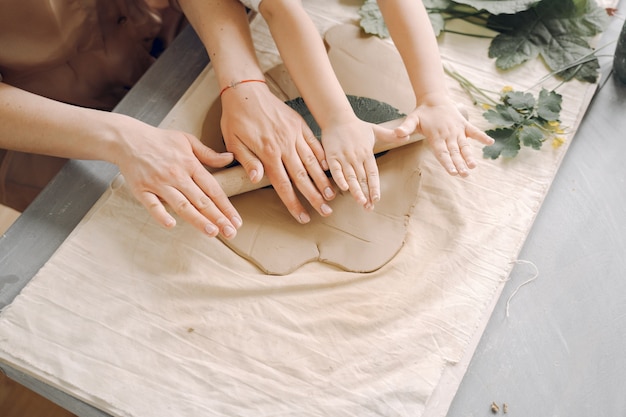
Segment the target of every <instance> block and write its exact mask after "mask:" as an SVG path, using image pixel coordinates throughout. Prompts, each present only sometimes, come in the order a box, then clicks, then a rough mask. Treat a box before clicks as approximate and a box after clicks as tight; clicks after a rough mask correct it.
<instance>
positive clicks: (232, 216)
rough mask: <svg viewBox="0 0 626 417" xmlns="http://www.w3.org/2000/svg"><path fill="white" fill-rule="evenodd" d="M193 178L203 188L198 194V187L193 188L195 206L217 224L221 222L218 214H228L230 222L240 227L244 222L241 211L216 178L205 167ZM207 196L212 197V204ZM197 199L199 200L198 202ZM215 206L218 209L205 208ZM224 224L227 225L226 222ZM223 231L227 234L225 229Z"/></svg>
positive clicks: (236, 227)
mask: <svg viewBox="0 0 626 417" xmlns="http://www.w3.org/2000/svg"><path fill="white" fill-rule="evenodd" d="M193 180H194V182H195V184H197V186H198V187H199V189H200V190H201V193H200V194H197V189H196V188H193V189H192V190H191V192H192V193H195V194H196V197H195V198H194V199H193V200H192V201H194V206H195V207H196V208H197V209H198V210H199V211H200V213H202V214H203V215H204V216H205V217H207V218H208V219H209V220H211V221H212V222H214V223H215V224H217V225H219V224H220V222H219V221H217V220H218V218H217V217H216V216H218V217H221V215H223V216H226V218H227V219H228V220H229V222H230V224H231V225H232V226H233V227H235V229H239V228H240V227H241V226H242V224H243V222H242V220H241V216H240V215H239V212H237V209H236V208H235V206H233V204H232V203H231V202H230V200H229V199H228V196H226V194H225V193H224V190H222V187H221V186H220V184H219V183H218V182H217V181H216V179H215V178H214V177H213V176H212V175H211V174H210V173H209V172H208V171H207V170H205V169H204V168H203V169H201V170H199V171H198V172H197V173H196V174H195V175H194V177H193ZM207 197H208V198H209V199H210V202H211V204H208V202H207V201H206V198H207ZM195 201H197V203H196V202H195ZM213 206H214V207H215V208H216V210H217V211H207V210H205V207H209V208H212V207H213ZM222 223H223V222H222ZM223 224H224V225H225V226H227V224H226V223H223ZM222 232H223V234H224V235H225V236H226V233H225V231H222ZM226 237H230V236H226Z"/></svg>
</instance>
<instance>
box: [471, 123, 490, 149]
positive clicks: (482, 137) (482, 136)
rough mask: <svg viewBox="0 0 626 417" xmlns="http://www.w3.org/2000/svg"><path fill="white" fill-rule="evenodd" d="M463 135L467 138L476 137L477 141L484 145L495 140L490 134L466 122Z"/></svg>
mask: <svg viewBox="0 0 626 417" xmlns="http://www.w3.org/2000/svg"><path fill="white" fill-rule="evenodd" d="M465 135H466V136H467V137H468V138H472V139H476V140H477V141H479V142H480V143H483V144H485V145H493V144H494V142H495V140H494V139H493V138H492V137H491V136H489V135H488V134H486V133H485V132H483V131H482V130H480V129H479V128H477V127H476V126H474V125H472V124H468V125H467V127H466V128H465Z"/></svg>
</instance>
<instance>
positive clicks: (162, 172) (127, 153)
mask: <svg viewBox="0 0 626 417" xmlns="http://www.w3.org/2000/svg"><path fill="white" fill-rule="evenodd" d="M124 120H125V121H124V122H123V123H121V124H120V126H119V127H120V131H119V137H120V138H122V139H121V140H120V141H119V142H118V143H119V144H120V145H121V148H117V149H116V157H114V158H112V162H114V163H116V164H117V165H118V166H119V168H120V171H121V173H122V175H123V176H124V178H125V179H126V182H127V183H128V185H129V187H130V190H131V191H132V193H133V195H134V196H135V198H137V200H139V202H141V204H143V205H144V206H145V207H146V209H148V211H149V212H150V214H151V215H152V217H153V218H154V219H155V220H156V221H157V222H159V223H160V224H162V225H163V226H165V227H168V228H170V227H174V226H175V225H176V220H175V219H174V217H172V215H170V213H168V211H167V210H166V208H165V206H164V204H163V202H165V203H167V204H168V205H169V206H170V207H171V208H172V209H173V210H174V211H175V212H176V213H177V214H178V215H179V216H180V217H181V218H183V219H184V220H186V221H187V222H189V223H190V224H192V225H193V226H194V227H196V228H197V229H198V230H200V231H202V232H203V233H206V234H207V235H209V236H211V237H214V236H217V234H218V233H221V234H222V236H224V237H225V238H232V237H234V236H235V235H236V233H237V232H236V230H237V229H238V228H239V227H241V224H242V221H241V217H240V215H239V214H238V213H237V210H236V209H235V208H234V207H233V205H232V204H231V203H230V201H229V200H228V197H227V196H226V194H225V193H224V191H223V190H222V189H221V187H220V185H219V184H218V182H217V181H216V180H215V178H214V177H213V176H212V175H211V174H210V173H209V172H208V171H207V169H206V168H205V166H203V164H206V165H207V166H210V167H215V168H219V167H224V166H225V165H227V164H229V163H230V162H232V161H233V155H232V154H231V153H222V154H219V153H217V152H215V151H213V150H212V149H210V148H208V147H206V146H204V145H203V144H202V143H201V142H200V140H198V138H196V137H195V136H193V135H191V134H188V133H184V132H180V131H173V130H165V129H159V128H154V127H151V126H148V125H146V124H144V123H141V122H139V121H136V120H134V119H130V118H126V119H124Z"/></svg>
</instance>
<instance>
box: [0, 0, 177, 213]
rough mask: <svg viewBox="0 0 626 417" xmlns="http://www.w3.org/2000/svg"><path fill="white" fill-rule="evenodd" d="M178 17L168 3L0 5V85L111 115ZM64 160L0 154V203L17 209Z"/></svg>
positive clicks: (110, 0)
mask: <svg viewBox="0 0 626 417" xmlns="http://www.w3.org/2000/svg"><path fill="white" fill-rule="evenodd" d="M181 16H182V14H181V13H180V11H179V10H178V9H177V8H176V7H175V6H173V5H170V4H169V2H168V0H47V1H42V0H1V1H0V77H1V81H2V82H4V83H7V84H10V85H12V86H14V87H18V88H21V89H24V90H27V91H30V92H32V93H36V94H39V95H42V96H45V97H48V98H51V99H54V100H59V101H63V102H66V103H70V104H75V105H80V106H85V107H91V108H97V109H102V110H111V109H112V108H113V107H114V106H115V105H116V104H117V103H118V102H119V100H120V99H121V98H122V97H123V96H124V94H125V93H126V92H127V91H128V90H129V89H130V88H131V87H132V86H133V85H134V83H135V82H136V81H137V80H138V79H139V78H140V77H141V75H142V74H143V73H144V72H145V71H146V69H147V68H148V67H149V66H150V65H151V64H152V62H154V60H155V54H154V47H155V45H163V46H166V45H167V44H168V43H169V42H170V41H171V40H172V39H173V37H174V35H175V34H176V32H177V30H178V28H179V27H180V25H181V22H182V17H181ZM155 39H158V42H155ZM44 161H47V162H45V165H42V163H44ZM63 163H64V160H60V159H58V158H55V159H53V158H49V157H43V156H38V155H26V154H21V153H18V152H7V151H5V150H0V203H3V204H7V205H10V206H12V207H14V208H16V209H18V210H23V209H24V208H25V207H26V206H27V205H28V204H29V203H30V201H31V200H32V199H33V198H34V196H35V195H36V194H37V193H38V192H39V191H40V189H41V188H42V187H43V186H45V185H46V184H47V182H48V181H49V180H50V179H51V177H52V176H53V175H54V174H56V172H58V170H59V169H60V167H61V166H62V164H63Z"/></svg>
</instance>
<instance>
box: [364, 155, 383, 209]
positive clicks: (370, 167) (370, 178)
mask: <svg viewBox="0 0 626 417" xmlns="http://www.w3.org/2000/svg"><path fill="white" fill-rule="evenodd" d="M364 168H365V172H366V175H367V186H368V190H367V191H368V195H369V199H368V202H367V203H366V206H365V208H366V209H368V210H372V209H373V208H374V204H376V203H377V202H378V201H380V177H379V174H378V166H377V164H376V159H375V158H374V156H373V155H372V157H371V158H368V159H367V160H366V161H365V166H364Z"/></svg>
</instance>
